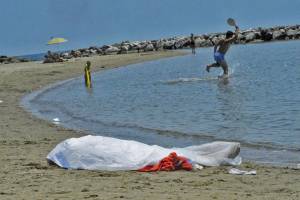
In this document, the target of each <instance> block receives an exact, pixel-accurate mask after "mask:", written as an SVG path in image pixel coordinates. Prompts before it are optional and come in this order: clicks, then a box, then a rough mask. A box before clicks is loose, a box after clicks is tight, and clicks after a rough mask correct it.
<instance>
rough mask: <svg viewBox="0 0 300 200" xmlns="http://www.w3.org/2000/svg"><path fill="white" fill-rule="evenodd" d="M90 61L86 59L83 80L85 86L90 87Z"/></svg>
mask: <svg viewBox="0 0 300 200" xmlns="http://www.w3.org/2000/svg"><path fill="white" fill-rule="evenodd" d="M90 70H91V62H90V61H87V62H86V64H85V67H84V81H85V86H86V87H87V88H91V87H92V77H91V71H90Z"/></svg>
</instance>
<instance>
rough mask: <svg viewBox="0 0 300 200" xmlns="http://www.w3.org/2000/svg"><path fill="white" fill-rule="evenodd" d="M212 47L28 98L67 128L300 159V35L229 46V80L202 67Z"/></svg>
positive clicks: (278, 160)
mask: <svg viewBox="0 0 300 200" xmlns="http://www.w3.org/2000/svg"><path fill="white" fill-rule="evenodd" d="M212 61H213V59H212V49H198V51H197V54H196V56H194V55H187V56H182V57H176V58H168V59H163V60H159V61H153V62H147V63H142V64H135V65H130V66H127V67H123V68H118V69H112V70H108V71H105V72H101V73H97V74H93V84H94V85H93V86H94V87H93V89H92V90H87V89H86V88H85V87H84V85H83V80H82V77H80V78H78V79H73V80H71V81H68V82H67V83H65V84H63V85H61V86H59V87H53V88H51V89H47V90H45V91H43V92H41V93H39V94H38V95H37V96H36V97H35V98H33V99H32V100H31V101H30V102H29V106H30V107H31V109H32V110H33V111H34V113H35V114H37V115H38V116H39V117H42V118H45V119H49V120H51V119H53V118H55V117H58V118H60V120H61V123H62V124H63V125H64V126H66V127H69V128H76V129H80V130H85V131H87V132H90V133H93V134H98V135H105V136H112V137H117V138H122V139H133V140H138V141H141V142H144V143H148V144H158V145H162V146H166V147H171V146H186V145H192V144H201V143H205V142H210V141H215V140H225V141H238V142H241V144H242V156H243V157H244V158H246V159H250V160H255V161H257V162H264V163H273V164H287V163H299V162H300V152H299V150H300V136H299V135H300V106H299V104H300V87H299V86H300V42H299V41H297V42H284V43H268V44H258V45H247V46H243V45H240V46H233V47H231V50H230V51H229V53H228V55H227V61H228V63H229V65H230V73H231V75H230V79H229V81H228V82H227V81H220V80H217V79H216V77H217V76H218V75H220V74H221V73H222V71H221V70H220V69H217V68H215V69H212V70H211V73H207V72H206V71H205V70H204V66H205V65H206V64H209V63H210V62H212Z"/></svg>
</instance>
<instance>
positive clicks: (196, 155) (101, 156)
mask: <svg viewBox="0 0 300 200" xmlns="http://www.w3.org/2000/svg"><path fill="white" fill-rule="evenodd" d="M173 151H175V152H176V153H177V154H178V155H179V156H184V157H187V158H189V159H190V160H191V161H192V162H193V163H194V164H196V163H197V164H200V165H204V166H219V165H239V164H241V158H240V156H239V152H240V144H239V143H235V142H213V143H208V144H204V145H199V146H190V147H185V148H172V149H168V148H163V147H160V146H157V145H147V144H144V143H140V142H136V141H130V140H120V139H115V138H110V137H102V136H91V135H88V136H84V137H81V138H71V139H67V140H65V141H63V142H61V143H59V144H58V145H57V146H56V147H55V148H54V149H53V150H52V151H51V152H50V153H49V154H48V156H47V159H48V160H51V161H53V162H54V163H56V164H57V165H58V166H60V167H63V168H67V169H88V170H109V171H114V170H137V169H139V168H141V167H144V166H145V165H148V164H153V163H156V162H158V161H159V160H161V159H162V158H164V157H165V156H168V155H169V153H171V152H173Z"/></svg>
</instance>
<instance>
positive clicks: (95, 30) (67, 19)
mask: <svg viewBox="0 0 300 200" xmlns="http://www.w3.org/2000/svg"><path fill="white" fill-rule="evenodd" d="M0 2H1V11H0V19H1V31H0V55H10V56H12V55H27V54H34V53H42V52H46V51H47V50H52V51H55V50H70V49H78V48H84V47H89V46H102V45H104V44H112V43H115V42H121V41H125V40H130V41H135V40H151V39H159V38H163V37H173V36H182V35H189V34H190V33H194V34H203V33H209V32H224V31H226V30H227V29H229V27H228V25H227V24H226V19H227V18H228V17H233V18H235V19H236V21H237V22H238V24H239V26H240V27H241V29H248V28H252V27H271V26H275V25H293V24H300V12H299V10H300V0H226V1H224V0H0ZM51 37H64V38H66V39H68V42H67V43H63V44H61V45H57V46H48V45H46V43H47V42H48V40H50V38H51Z"/></svg>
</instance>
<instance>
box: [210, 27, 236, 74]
mask: <svg viewBox="0 0 300 200" xmlns="http://www.w3.org/2000/svg"><path fill="white" fill-rule="evenodd" d="M239 31H240V29H239V27H238V26H235V33H233V32H232V31H227V33H226V38H225V39H222V40H220V41H219V42H218V43H217V44H215V47H214V59H215V61H216V62H215V63H212V64H210V65H207V66H206V71H207V72H209V70H210V68H211V67H222V69H223V71H224V73H223V75H222V77H223V78H227V77H228V65H227V63H226V60H225V54H226V52H227V51H228V49H229V47H230V45H231V44H232V43H233V42H234V41H235V40H236V39H237V38H238V34H239Z"/></svg>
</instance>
